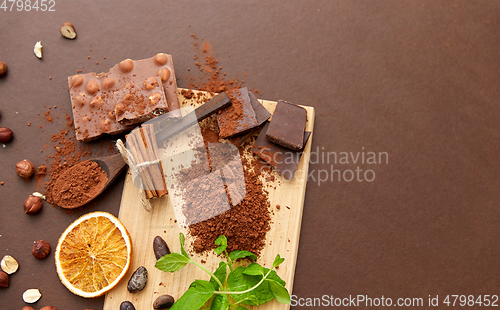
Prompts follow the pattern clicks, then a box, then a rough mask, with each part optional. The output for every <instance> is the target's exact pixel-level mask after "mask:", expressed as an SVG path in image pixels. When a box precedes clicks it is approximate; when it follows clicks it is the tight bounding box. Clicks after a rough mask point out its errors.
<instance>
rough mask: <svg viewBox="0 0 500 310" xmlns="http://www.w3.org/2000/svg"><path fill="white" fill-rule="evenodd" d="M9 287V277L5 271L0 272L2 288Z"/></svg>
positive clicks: (0, 285)
mask: <svg viewBox="0 0 500 310" xmlns="http://www.w3.org/2000/svg"><path fill="white" fill-rule="evenodd" d="M8 286H9V275H8V274H7V273H5V272H3V271H0V287H8Z"/></svg>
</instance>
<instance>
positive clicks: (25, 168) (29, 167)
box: [16, 159, 35, 179]
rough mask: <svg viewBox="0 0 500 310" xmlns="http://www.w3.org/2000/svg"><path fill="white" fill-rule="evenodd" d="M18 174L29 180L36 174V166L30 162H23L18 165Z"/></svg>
mask: <svg viewBox="0 0 500 310" xmlns="http://www.w3.org/2000/svg"><path fill="white" fill-rule="evenodd" d="M16 173H17V175H18V176H20V177H21V178H23V179H29V178H31V176H32V175H33V173H35V165H33V163H32V162H31V161H29V160H26V159H25V160H21V161H20V162H18V163H17V164H16Z"/></svg>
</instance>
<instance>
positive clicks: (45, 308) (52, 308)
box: [40, 306, 56, 310]
mask: <svg viewBox="0 0 500 310" xmlns="http://www.w3.org/2000/svg"><path fill="white" fill-rule="evenodd" d="M40 310H56V308H54V307H51V306H45V307H43V308H40Z"/></svg>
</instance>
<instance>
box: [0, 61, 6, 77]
mask: <svg viewBox="0 0 500 310" xmlns="http://www.w3.org/2000/svg"><path fill="white" fill-rule="evenodd" d="M6 72H7V64H6V63H5V62H4V61H0V76H4V75H5V73H6Z"/></svg>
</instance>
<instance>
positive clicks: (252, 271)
mask: <svg viewBox="0 0 500 310" xmlns="http://www.w3.org/2000/svg"><path fill="white" fill-rule="evenodd" d="M243 274H246V275H249V276H264V269H263V268H262V266H261V265H259V264H257V263H251V264H250V265H248V267H247V268H245V270H243Z"/></svg>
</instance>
